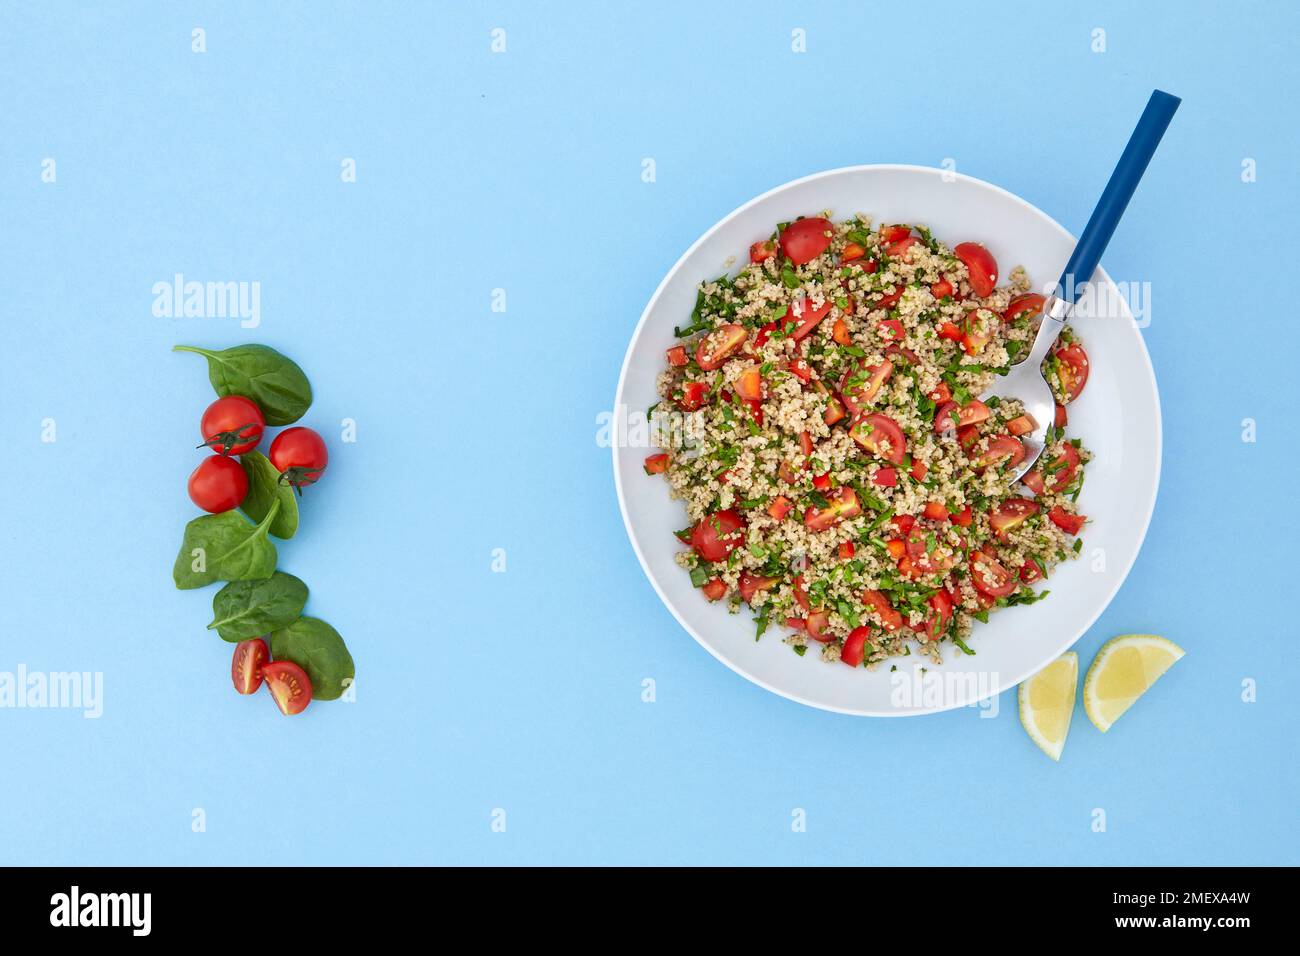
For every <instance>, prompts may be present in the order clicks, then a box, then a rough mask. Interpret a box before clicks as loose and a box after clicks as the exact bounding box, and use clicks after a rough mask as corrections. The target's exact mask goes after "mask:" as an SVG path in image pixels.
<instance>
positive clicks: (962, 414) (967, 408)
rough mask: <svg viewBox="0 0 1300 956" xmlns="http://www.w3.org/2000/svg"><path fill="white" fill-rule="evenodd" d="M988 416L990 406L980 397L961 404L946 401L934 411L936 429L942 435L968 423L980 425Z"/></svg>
mask: <svg viewBox="0 0 1300 956" xmlns="http://www.w3.org/2000/svg"><path fill="white" fill-rule="evenodd" d="M988 417H989V407H988V406H987V405H985V404H984V403H983V402H981V401H980V400H979V399H978V398H973V399H971V400H970V401H969V402H967V403H966V404H965V405H960V406H959V405H958V404H957V403H956V402H944V403H943V404H942V405H940V406H939V408H938V409H937V410H936V411H935V413H934V430H935V431H936V432H938V433H939V434H940V435H942V434H943V433H944V432H949V431H953V430H954V429H958V428H965V427H966V426H967V425H978V424H979V423H980V422H982V421H987V420H988Z"/></svg>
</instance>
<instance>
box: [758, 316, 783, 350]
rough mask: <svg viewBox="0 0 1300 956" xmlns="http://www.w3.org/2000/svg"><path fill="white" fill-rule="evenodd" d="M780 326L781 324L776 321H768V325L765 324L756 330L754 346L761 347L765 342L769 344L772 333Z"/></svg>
mask: <svg viewBox="0 0 1300 956" xmlns="http://www.w3.org/2000/svg"><path fill="white" fill-rule="evenodd" d="M778 328H779V326H778V325H777V324H776V323H775V322H769V323H767V325H765V326H763V327H762V328H760V329H759V330H758V331H757V332H755V333H754V348H756V349H761V348H762V347H763V346H764V345H765V344H767V340H768V339H769V338H771V336H772V333H773V332H775V331H776V330H777V329H778Z"/></svg>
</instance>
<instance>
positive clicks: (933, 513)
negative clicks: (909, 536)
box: [921, 501, 948, 521]
mask: <svg viewBox="0 0 1300 956" xmlns="http://www.w3.org/2000/svg"><path fill="white" fill-rule="evenodd" d="M921 514H923V515H925V517H927V518H929V519H930V520H931V521H947V520H948V509H947V508H946V507H945V506H944V504H943V502H941V501H927V502H926V503H925V507H924V508H923V509H921Z"/></svg>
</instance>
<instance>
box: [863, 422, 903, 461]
mask: <svg viewBox="0 0 1300 956" xmlns="http://www.w3.org/2000/svg"><path fill="white" fill-rule="evenodd" d="M849 435H850V436H851V437H852V438H853V440H854V441H855V442H857V443H858V444H859V445H861V446H862V447H863V448H865V449H866V450H867V451H869V452H871V453H872V454H873V455H878V456H879V457H881V458H883V459H885V461H887V462H889V463H890V464H892V465H901V464H902V463H903V456H904V455H906V454H907V439H906V438H904V437H903V430H902V429H901V428H899V427H898V423H897V422H896V421H894V420H893V419H892V418H890V417H889V416H888V415H881V414H873V415H864V416H862V417H861V418H859V419H857V420H856V421H855V422H854V423H853V425H852V426H851V427H850V428H849Z"/></svg>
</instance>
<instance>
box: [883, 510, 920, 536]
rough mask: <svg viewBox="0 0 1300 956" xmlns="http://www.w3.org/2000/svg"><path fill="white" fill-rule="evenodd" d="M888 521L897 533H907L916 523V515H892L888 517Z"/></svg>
mask: <svg viewBox="0 0 1300 956" xmlns="http://www.w3.org/2000/svg"><path fill="white" fill-rule="evenodd" d="M889 523H890V524H892V525H893V526H894V530H895V531H897V532H898V533H899V534H901V535H907V534H908V533H909V532H910V531H911V530H912V526H913V525H915V524H916V517H915V516H914V515H894V517H892V518H890V519H889Z"/></svg>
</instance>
